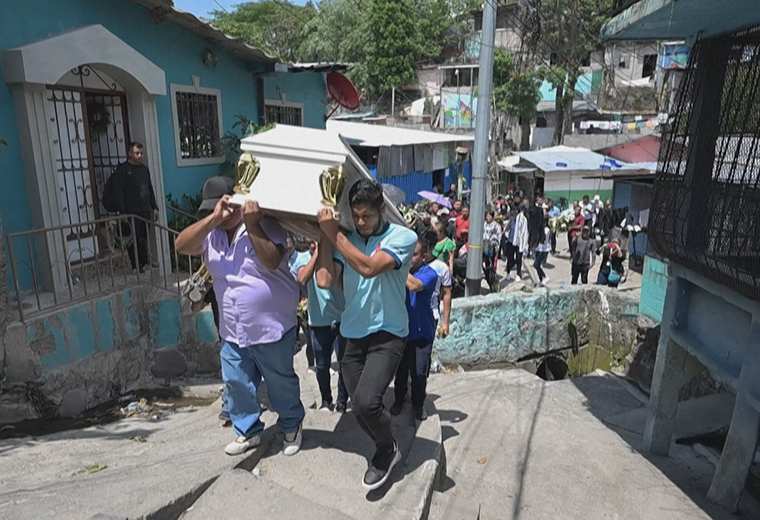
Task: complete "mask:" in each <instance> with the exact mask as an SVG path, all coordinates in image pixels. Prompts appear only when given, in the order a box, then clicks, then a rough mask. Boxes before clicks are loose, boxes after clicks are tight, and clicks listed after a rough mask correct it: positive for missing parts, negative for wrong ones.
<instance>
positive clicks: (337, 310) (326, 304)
mask: <svg viewBox="0 0 760 520" xmlns="http://www.w3.org/2000/svg"><path fill="white" fill-rule="evenodd" d="M318 257H319V253H318V252H317V243H316V242H312V243H311V244H309V250H308V251H305V252H303V253H299V254H298V257H297V258H296V259H295V261H294V263H293V266H292V267H291V270H292V272H293V274H294V276H295V277H296V279H297V280H298V283H299V284H301V285H305V286H306V288H307V291H308V298H309V331H310V334H311V344H312V346H313V348H314V358H315V359H314V362H315V365H316V373H317V384H318V385H319V393H320V394H322V404H321V405H320V407H319V409H320V410H324V411H332V410H333V398H332V389H331V387H330V363H331V361H332V353H333V350H335V352H336V354H337V355H338V362H340V361H341V360H342V359H343V352H345V344H346V340H345V338H343V336H341V335H340V316H341V314H342V313H343V308H344V307H345V301H344V299H343V291H341V290H340V287H338V286H337V285H333V286H332V287H331V288H329V289H320V288H319V287H317V285H316V283H315V278H316V276H315V271H316V265H317V258H318ZM347 402H348V390H346V385H345V383H344V382H343V370H341V369H340V367H339V368H338V401H337V403H336V404H335V410H337V411H338V412H345V411H346V403H347Z"/></svg>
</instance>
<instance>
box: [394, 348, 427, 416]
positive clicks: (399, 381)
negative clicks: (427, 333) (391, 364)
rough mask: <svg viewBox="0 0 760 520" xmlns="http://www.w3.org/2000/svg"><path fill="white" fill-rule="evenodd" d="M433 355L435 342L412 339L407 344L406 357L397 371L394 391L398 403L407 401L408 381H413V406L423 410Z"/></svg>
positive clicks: (404, 356)
mask: <svg viewBox="0 0 760 520" xmlns="http://www.w3.org/2000/svg"><path fill="white" fill-rule="evenodd" d="M432 353H433V341H432V340H427V339H410V340H409V341H407V342H406V348H405V349H404V355H403V356H402V358H401V363H399V365H398V368H397V369H396V380H395V382H394V383H393V390H394V393H395V398H396V402H397V403H403V402H404V400H405V399H406V390H407V386H408V380H409V377H410V376H411V379H412V406H413V407H414V408H415V409H416V408H421V407H422V405H424V404H425V397H426V396H427V379H428V374H429V373H430V356H431V355H432Z"/></svg>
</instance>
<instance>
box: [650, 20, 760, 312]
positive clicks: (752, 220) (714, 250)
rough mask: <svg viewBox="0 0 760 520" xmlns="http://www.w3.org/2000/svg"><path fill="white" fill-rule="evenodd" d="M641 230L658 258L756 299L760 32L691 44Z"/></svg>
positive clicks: (759, 270)
mask: <svg viewBox="0 0 760 520" xmlns="http://www.w3.org/2000/svg"><path fill="white" fill-rule="evenodd" d="M648 234H649V237H650V239H651V244H652V246H653V247H654V249H655V251H656V252H657V253H659V254H660V255H662V256H665V257H668V258H671V259H673V260H674V261H676V262H678V263H680V264H683V265H685V266H686V267H688V268H690V269H693V270H694V271H697V272H699V273H701V274H703V275H705V276H707V277H708V278H710V279H712V280H714V281H716V282H719V283H721V284H723V285H725V286H728V287H730V288H731V289H733V290H735V291H737V292H739V293H741V294H743V295H744V296H747V297H749V298H751V299H754V300H760V28H758V27H756V28H754V29H751V30H748V31H743V32H740V33H735V34H733V35H730V36H725V37H720V38H713V39H709V40H704V41H702V42H699V43H697V44H696V45H695V46H694V48H693V50H692V54H691V58H690V62H689V67H688V69H687V71H686V73H685V76H684V78H683V81H682V83H681V89H680V92H679V93H678V100H677V109H676V113H675V117H674V118H673V120H672V122H671V123H670V124H669V126H668V128H667V130H666V131H665V132H664V134H663V146H662V147H661V150H660V158H659V165H658V173H657V177H656V180H655V184H654V194H653V200H652V208H651V216H650V220H649V228H648Z"/></svg>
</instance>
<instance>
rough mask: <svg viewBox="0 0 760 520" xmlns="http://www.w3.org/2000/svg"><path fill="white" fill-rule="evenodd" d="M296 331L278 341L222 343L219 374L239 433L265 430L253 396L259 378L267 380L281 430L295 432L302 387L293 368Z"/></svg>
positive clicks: (299, 419)
mask: <svg viewBox="0 0 760 520" xmlns="http://www.w3.org/2000/svg"><path fill="white" fill-rule="evenodd" d="M295 333H296V332H295V328H292V329H290V330H289V331H287V332H286V333H285V334H284V335H283V336H282V338H280V340H279V341H276V342H274V343H262V344H258V345H251V346H248V347H240V346H239V345H236V344H235V343H230V342H228V341H223V342H222V352H221V356H222V377H223V378H224V383H225V385H226V388H227V406H228V410H229V412H230V417H231V419H232V425H233V427H234V428H235V433H237V434H238V435H242V436H243V437H245V438H250V437H253V436H254V435H256V434H258V433H261V432H262V431H263V430H264V423H262V422H261V419H260V418H261V408H260V407H259V402H258V399H257V398H256V392H257V391H258V389H259V385H260V384H261V379H262V377H263V378H264V379H265V380H266V382H267V389H268V390H269V400H270V401H271V403H272V409H273V410H274V411H276V412H277V426H279V427H280V430H282V432H283V433H294V432H295V431H297V430H298V426H299V425H300V424H301V422H303V418H304V415H305V412H304V408H303V404H301V390H300V387H299V384H298V376H297V375H296V372H295V370H294V368H293V344H294V343H295Z"/></svg>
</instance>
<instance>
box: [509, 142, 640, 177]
mask: <svg viewBox="0 0 760 520" xmlns="http://www.w3.org/2000/svg"><path fill="white" fill-rule="evenodd" d="M517 155H519V156H520V158H521V159H522V160H523V161H525V162H528V163H531V164H533V165H535V166H536V167H537V168H539V169H540V170H542V171H545V172H555V171H595V170H610V171H615V170H637V169H639V168H638V167H636V166H635V165H632V164H629V163H625V162H623V161H618V160H617V159H612V158H610V157H607V156H605V155H602V154H599V153H596V152H592V151H591V150H589V149H588V148H572V147H570V146H553V147H551V148H544V149H543V150H538V151H535V152H518V153H517Z"/></svg>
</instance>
